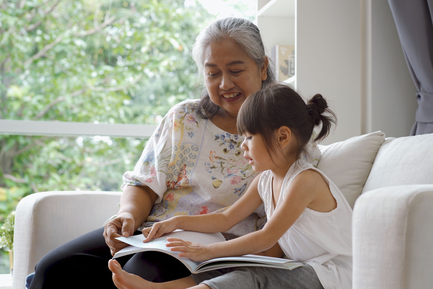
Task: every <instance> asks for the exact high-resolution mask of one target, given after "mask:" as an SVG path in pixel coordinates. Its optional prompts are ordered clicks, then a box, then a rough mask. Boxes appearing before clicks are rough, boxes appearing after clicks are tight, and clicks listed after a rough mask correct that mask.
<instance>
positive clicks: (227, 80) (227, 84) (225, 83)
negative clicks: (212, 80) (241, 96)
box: [220, 74, 234, 90]
mask: <svg viewBox="0 0 433 289" xmlns="http://www.w3.org/2000/svg"><path fill="white" fill-rule="evenodd" d="M233 86H234V84H233V82H232V80H231V77H230V75H228V74H223V76H222V77H221V83H220V89H223V90H229V89H230V88H232V87H233Z"/></svg>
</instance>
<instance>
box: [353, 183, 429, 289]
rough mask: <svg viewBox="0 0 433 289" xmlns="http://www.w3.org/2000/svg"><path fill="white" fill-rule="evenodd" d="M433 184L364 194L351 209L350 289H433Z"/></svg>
mask: <svg viewBox="0 0 433 289" xmlns="http://www.w3.org/2000/svg"><path fill="white" fill-rule="evenodd" d="M432 220H433V185H409V186H393V187H385V188H381V189H377V190H373V191H369V192H366V193H364V194H362V195H361V196H360V197H359V199H358V200H357V201H356V203H355V208H354V211H353V288H354V289H360V288H377V289H387V288H392V289H403V288H417V289H422V288H431V286H432V285H431V284H433V274H432V272H433V225H432Z"/></svg>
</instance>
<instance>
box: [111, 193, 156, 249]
mask: <svg viewBox="0 0 433 289" xmlns="http://www.w3.org/2000/svg"><path fill="white" fill-rule="evenodd" d="M156 199H157V195H156V193H154V192H153V191H152V190H151V189H150V188H149V187H142V186H127V187H126V188H125V190H124V191H123V193H122V196H121V198H120V208H119V211H118V214H117V216H116V218H114V219H113V220H110V221H109V222H107V224H105V228H104V238H105V242H106V243H107V245H108V246H109V247H110V250H111V253H112V254H114V253H116V252H117V251H119V250H120V249H122V248H124V247H125V244H124V243H123V242H120V241H118V240H116V239H115V238H117V237H120V236H124V237H128V236H132V235H133V234H134V232H135V230H137V228H138V227H139V226H140V225H141V224H142V223H143V222H144V221H145V220H146V219H147V217H148V216H149V213H150V210H151V209H152V207H153V205H154V204H155V201H156ZM122 243H123V244H122Z"/></svg>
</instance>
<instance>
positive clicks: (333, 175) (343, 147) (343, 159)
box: [317, 131, 385, 208]
mask: <svg viewBox="0 0 433 289" xmlns="http://www.w3.org/2000/svg"><path fill="white" fill-rule="evenodd" d="M384 141H385V134H384V133H383V132H381V131H377V132H372V133H369V134H364V135H361V136H356V137H352V138H350V139H347V140H345V141H341V142H336V143H333V144H330V145H326V146H324V145H319V149H320V151H321V152H322V156H321V158H320V161H319V164H318V166H317V168H318V169H319V170H321V171H322V172H324V173H325V174H326V175H327V176H328V177H329V178H330V179H331V180H332V181H333V182H334V183H335V184H336V185H337V187H338V188H339V189H340V190H341V192H342V193H343V195H344V196H345V197H346V200H347V201H348V203H349V205H350V206H351V207H352V208H353V205H354V204H355V201H356V199H357V198H358V196H359V195H360V194H361V192H362V188H363V187H364V184H365V181H366V180H367V177H368V174H369V173H370V170H371V167H372V165H373V162H374V159H375V157H376V154H377V152H378V150H379V148H380V146H381V145H382V143H383V142H384Z"/></svg>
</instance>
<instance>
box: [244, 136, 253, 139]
mask: <svg viewBox="0 0 433 289" xmlns="http://www.w3.org/2000/svg"><path fill="white" fill-rule="evenodd" d="M252 138H253V137H252V136H247V137H245V139H247V140H250V139H252Z"/></svg>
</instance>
